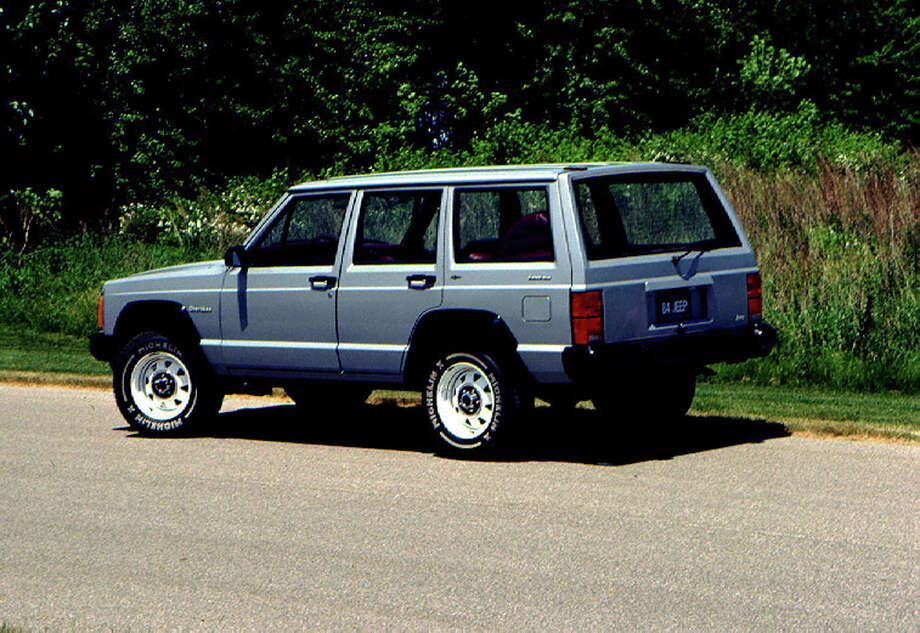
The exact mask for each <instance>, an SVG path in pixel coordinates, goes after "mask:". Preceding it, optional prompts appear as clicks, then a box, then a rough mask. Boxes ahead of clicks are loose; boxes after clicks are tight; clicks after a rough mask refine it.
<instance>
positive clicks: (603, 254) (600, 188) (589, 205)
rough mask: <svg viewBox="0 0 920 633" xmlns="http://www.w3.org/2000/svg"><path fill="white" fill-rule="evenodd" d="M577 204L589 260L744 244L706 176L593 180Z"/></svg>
mask: <svg viewBox="0 0 920 633" xmlns="http://www.w3.org/2000/svg"><path fill="white" fill-rule="evenodd" d="M575 200H576V204H577V206H578V212H579V215H580V218H581V224H582V231H583V234H584V237H585V244H586V247H587V251H588V253H587V254H588V258H589V259H607V258H611V257H623V256H628V255H639V254H645V253H659V252H668V251H675V250H682V249H683V250H686V249H691V248H693V249H696V248H700V249H712V248H721V247H727V246H739V245H740V241H739V239H738V235H737V234H736V233H735V230H734V228H733V227H732V224H731V222H730V221H729V219H728V216H727V214H726V213H725V209H724V208H722V204H721V203H720V202H719V199H718V197H717V196H716V194H715V192H714V191H713V190H712V187H711V186H710V185H709V182H708V181H707V180H706V177H705V176H704V175H703V174H686V173H677V174H675V173H658V174H630V175H625V176H607V177H599V178H588V179H585V180H580V181H577V182H576V183H575Z"/></svg>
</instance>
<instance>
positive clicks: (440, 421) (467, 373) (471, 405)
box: [424, 352, 522, 454]
mask: <svg viewBox="0 0 920 633" xmlns="http://www.w3.org/2000/svg"><path fill="white" fill-rule="evenodd" d="M521 402H522V396H521V390H520V389H519V388H518V387H517V386H516V385H515V384H514V382H513V381H512V380H510V379H509V377H508V374H507V373H505V372H504V371H503V370H502V367H501V366H500V365H499V364H498V363H497V362H496V361H495V360H494V359H493V358H492V357H491V356H489V355H488V354H485V353H482V352H454V353H449V354H446V355H444V356H442V357H441V358H439V359H438V360H437V361H436V362H435V363H434V365H433V366H432V368H431V371H430V372H429V374H428V380H427V382H426V384H425V392H424V404H425V409H426V412H427V414H428V419H429V421H430V422H431V427H432V429H433V431H434V432H435V434H436V436H437V438H438V440H439V441H440V442H441V446H442V448H446V449H448V450H449V451H451V452H454V453H466V454H476V453H484V452H487V451H489V450H492V449H494V448H495V446H496V444H497V443H498V442H499V441H500V439H501V438H504V437H506V436H507V435H508V434H509V429H508V427H509V426H510V425H511V424H513V421H514V418H515V417H516V416H517V414H518V412H519V411H520V409H521Z"/></svg>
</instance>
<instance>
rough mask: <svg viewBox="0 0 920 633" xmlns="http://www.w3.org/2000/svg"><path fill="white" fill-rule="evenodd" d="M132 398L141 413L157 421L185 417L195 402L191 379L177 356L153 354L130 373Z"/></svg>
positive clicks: (148, 355) (140, 361) (143, 358)
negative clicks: (191, 404) (193, 401)
mask: <svg viewBox="0 0 920 633" xmlns="http://www.w3.org/2000/svg"><path fill="white" fill-rule="evenodd" d="M130 386H131V399H132V400H134V404H135V405H137V408H138V409H140V411H141V413H143V414H144V415H146V416H147V417H148V418H151V419H153V420H156V421H157V422H166V421H167V420H172V419H174V418H177V417H179V416H180V415H182V414H183V413H184V412H185V410H186V409H187V408H188V404H189V402H190V401H191V399H192V379H191V376H190V375H189V371H188V367H186V366H185V363H183V362H182V360H181V359H179V357H178V356H175V355H173V354H170V353H168V352H151V353H150V354H146V355H145V356H143V357H141V359H140V360H138V361H137V364H135V365H134V369H133V370H131V379H130Z"/></svg>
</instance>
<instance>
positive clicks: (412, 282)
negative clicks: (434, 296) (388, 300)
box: [406, 275, 435, 290]
mask: <svg viewBox="0 0 920 633" xmlns="http://www.w3.org/2000/svg"><path fill="white" fill-rule="evenodd" d="M406 281H407V282H409V287H410V288H412V289H413V290H427V289H428V288H431V287H432V286H433V285H434V281H435V279H434V275H408V276H407V277H406Z"/></svg>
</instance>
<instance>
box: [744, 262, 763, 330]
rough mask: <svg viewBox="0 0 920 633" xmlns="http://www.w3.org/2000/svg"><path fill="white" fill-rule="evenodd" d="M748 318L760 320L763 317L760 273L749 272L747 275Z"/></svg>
mask: <svg viewBox="0 0 920 633" xmlns="http://www.w3.org/2000/svg"><path fill="white" fill-rule="evenodd" d="M747 299H748V318H749V319H750V320H751V321H760V319H761V318H762V317H763V298H762V296H761V281H760V273H749V274H748V276H747Z"/></svg>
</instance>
